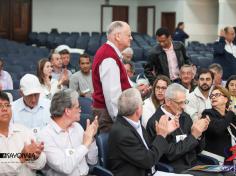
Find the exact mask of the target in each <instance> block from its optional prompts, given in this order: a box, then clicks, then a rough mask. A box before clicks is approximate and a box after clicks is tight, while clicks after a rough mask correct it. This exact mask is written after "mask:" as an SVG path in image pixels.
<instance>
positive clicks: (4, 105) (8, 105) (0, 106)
mask: <svg viewBox="0 0 236 176" xmlns="http://www.w3.org/2000/svg"><path fill="white" fill-rule="evenodd" d="M10 107H11V104H9V103H6V104H0V109H3V108H10Z"/></svg>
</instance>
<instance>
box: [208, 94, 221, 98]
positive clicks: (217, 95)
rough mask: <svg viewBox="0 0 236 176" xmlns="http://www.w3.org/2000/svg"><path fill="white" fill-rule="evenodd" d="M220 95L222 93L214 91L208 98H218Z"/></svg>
mask: <svg viewBox="0 0 236 176" xmlns="http://www.w3.org/2000/svg"><path fill="white" fill-rule="evenodd" d="M220 96H224V95H223V94H222V93H215V94H211V95H210V96H209V98H210V99H212V98H218V97H220Z"/></svg>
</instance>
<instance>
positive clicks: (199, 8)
mask: <svg viewBox="0 0 236 176" xmlns="http://www.w3.org/2000/svg"><path fill="white" fill-rule="evenodd" d="M218 8H219V5H218V1H217V0H186V1H185V4H184V10H183V11H184V17H183V21H184V22H185V26H186V32H187V33H189V34H190V39H189V40H197V41H201V42H204V43H207V42H213V41H215V40H216V39H217V26H218Z"/></svg>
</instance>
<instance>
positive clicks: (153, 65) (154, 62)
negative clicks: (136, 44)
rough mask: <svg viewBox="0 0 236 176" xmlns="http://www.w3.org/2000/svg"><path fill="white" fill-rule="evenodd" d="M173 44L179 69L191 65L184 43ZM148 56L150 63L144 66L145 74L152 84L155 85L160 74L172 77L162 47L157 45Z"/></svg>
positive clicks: (174, 42) (175, 42) (176, 42)
mask: <svg viewBox="0 0 236 176" xmlns="http://www.w3.org/2000/svg"><path fill="white" fill-rule="evenodd" d="M172 43H173V47H174V50H175V54H176V57H177V60H178V66H179V69H180V67H181V66H182V65H184V64H191V61H190V59H189V58H188V57H187V55H186V50H185V47H184V45H183V43H182V42H178V41H173V42H172ZM148 55H149V56H148V62H147V64H146V65H145V66H144V73H145V75H146V77H147V78H148V79H149V81H150V83H151V84H153V82H154V80H155V78H156V76H157V75H160V74H161V75H166V76H167V77H170V74H169V68H168V62H167V56H166V53H165V51H164V50H163V49H162V47H161V46H160V45H159V44H157V45H156V46H155V47H154V48H152V49H151V50H150V51H149V54H148ZM153 71H154V72H155V75H153V73H152V72H153Z"/></svg>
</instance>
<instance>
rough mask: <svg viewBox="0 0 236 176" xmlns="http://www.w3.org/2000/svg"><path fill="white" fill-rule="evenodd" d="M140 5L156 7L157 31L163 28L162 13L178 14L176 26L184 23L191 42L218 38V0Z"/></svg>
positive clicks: (150, 0)
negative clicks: (180, 22) (181, 22)
mask: <svg viewBox="0 0 236 176" xmlns="http://www.w3.org/2000/svg"><path fill="white" fill-rule="evenodd" d="M233 1H236V0H233ZM139 5H143V6H145V5H154V6H155V7H156V29H157V28H159V27H161V13H162V12H176V24H175V26H176V25H177V23H178V22H179V21H184V22H185V30H186V32H187V33H188V34H189V35H190V38H189V40H191V41H192V40H197V41H201V42H204V43H207V42H212V41H214V40H215V39H216V38H217V24H218V7H219V5H218V1H217V0H146V1H141V0H140V1H139Z"/></svg>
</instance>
